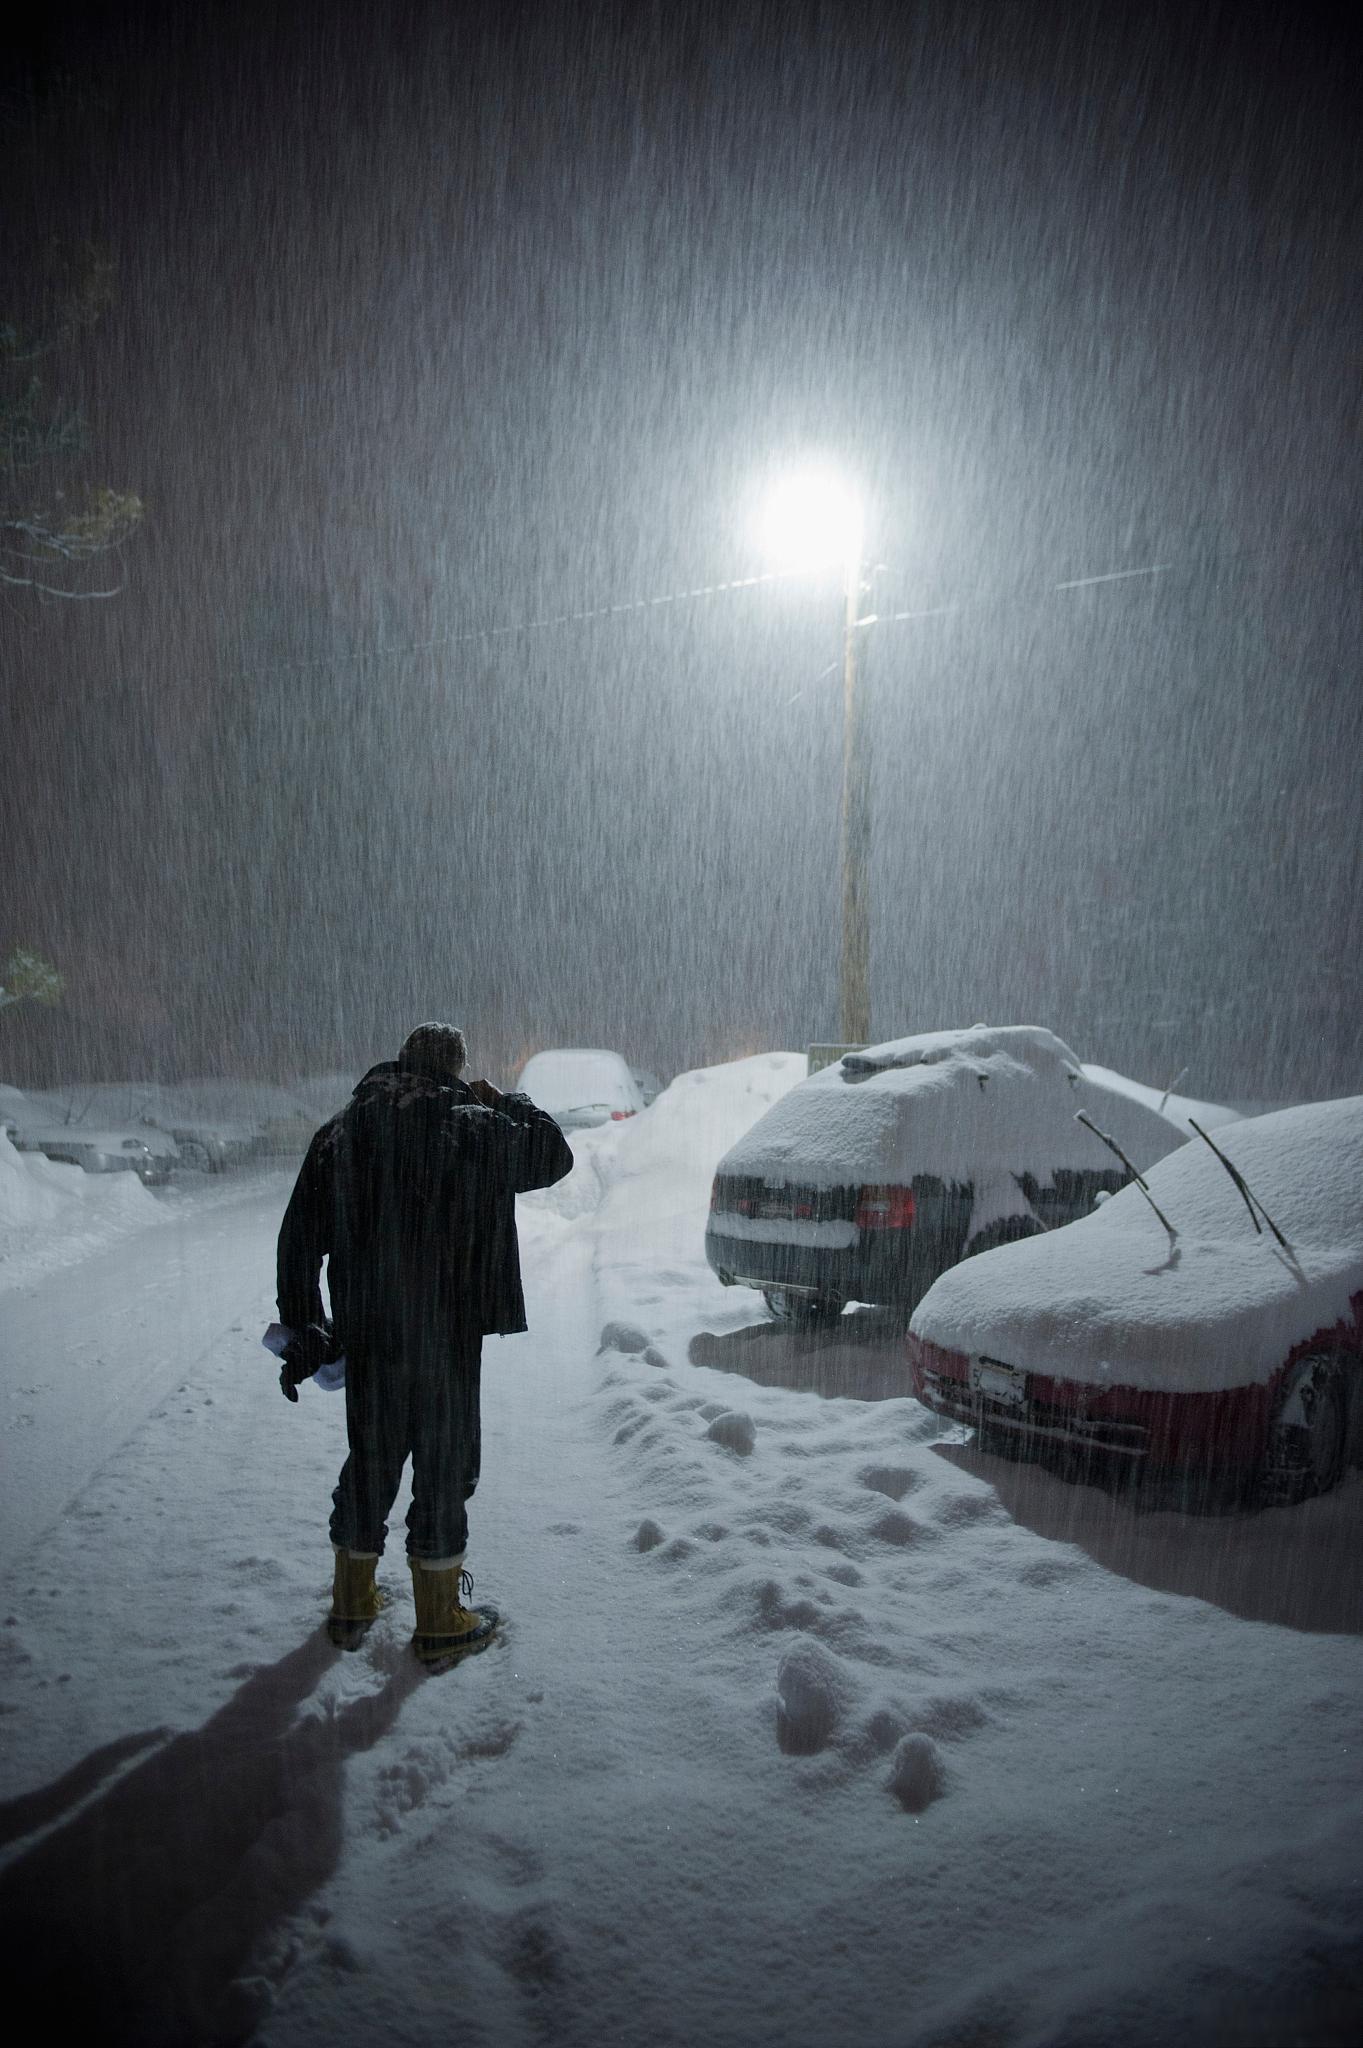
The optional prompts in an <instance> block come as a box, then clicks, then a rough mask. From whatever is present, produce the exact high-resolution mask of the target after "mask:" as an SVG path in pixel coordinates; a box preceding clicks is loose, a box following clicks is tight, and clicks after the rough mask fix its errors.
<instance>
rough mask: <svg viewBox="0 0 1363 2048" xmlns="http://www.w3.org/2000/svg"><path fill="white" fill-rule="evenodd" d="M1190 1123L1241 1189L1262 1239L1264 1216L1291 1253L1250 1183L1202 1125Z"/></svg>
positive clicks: (1246, 1205)
mask: <svg viewBox="0 0 1363 2048" xmlns="http://www.w3.org/2000/svg"><path fill="white" fill-rule="evenodd" d="M1188 1122H1189V1123H1190V1124H1192V1127H1193V1129H1194V1130H1195V1131H1196V1132H1197V1135H1198V1137H1199V1138H1201V1140H1202V1142H1203V1144H1204V1145H1210V1146H1211V1148H1212V1151H1213V1152H1214V1153H1215V1154H1216V1156H1217V1158H1218V1159H1219V1160H1220V1161H1221V1164H1222V1165H1223V1166H1224V1167H1225V1169H1226V1171H1227V1173H1228V1174H1229V1175H1230V1177H1231V1179H1232V1180H1233V1181H1234V1182H1235V1185H1236V1187H1237V1188H1239V1190H1240V1196H1241V1199H1242V1200H1243V1202H1244V1205H1245V1207H1246V1208H1247V1209H1248V1210H1249V1220H1250V1222H1251V1223H1252V1224H1253V1225H1254V1228H1255V1229H1256V1230H1257V1231H1258V1233H1259V1235H1260V1237H1262V1236H1263V1234H1264V1233H1263V1224H1261V1223H1260V1221H1259V1217H1260V1216H1262V1217H1263V1219H1264V1223H1266V1224H1267V1225H1268V1227H1269V1229H1270V1230H1271V1231H1272V1232H1273V1235H1274V1236H1275V1237H1276V1238H1277V1240H1278V1242H1279V1244H1280V1245H1281V1246H1282V1248H1283V1250H1284V1251H1285V1252H1290V1251H1291V1249H1292V1247H1291V1245H1290V1244H1289V1243H1288V1241H1287V1239H1286V1238H1285V1237H1284V1236H1283V1234H1282V1232H1281V1230H1279V1228H1278V1226H1277V1224H1276V1223H1275V1222H1274V1221H1273V1218H1272V1217H1271V1216H1270V1215H1269V1213H1268V1211H1267V1209H1266V1208H1265V1207H1264V1205H1263V1203H1262V1202H1261V1201H1260V1200H1259V1197H1258V1196H1257V1195H1256V1194H1253V1193H1252V1192H1251V1190H1250V1186H1249V1183H1248V1181H1247V1180H1246V1179H1245V1176H1244V1175H1243V1173H1241V1171H1240V1169H1239V1167H1238V1166H1235V1165H1233V1164H1232V1162H1231V1161H1230V1160H1229V1159H1227V1157H1226V1155H1225V1153H1224V1152H1223V1151H1222V1150H1221V1147H1220V1146H1219V1145H1217V1144H1214V1143H1213V1141H1212V1140H1211V1139H1210V1138H1209V1137H1208V1136H1207V1133H1206V1132H1205V1131H1204V1130H1203V1128H1202V1126H1201V1124H1200V1123H1197V1122H1195V1121H1194V1119H1193V1118H1192V1117H1189V1119H1188ZM1256 1209H1257V1211H1258V1215H1256V1214H1255V1211H1256Z"/></svg>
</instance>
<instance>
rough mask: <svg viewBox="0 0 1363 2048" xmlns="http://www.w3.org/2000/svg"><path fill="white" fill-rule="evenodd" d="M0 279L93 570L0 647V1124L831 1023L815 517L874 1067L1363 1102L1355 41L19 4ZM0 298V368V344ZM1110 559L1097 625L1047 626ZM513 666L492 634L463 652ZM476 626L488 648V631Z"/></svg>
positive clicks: (1284, 25)
mask: <svg viewBox="0 0 1363 2048" xmlns="http://www.w3.org/2000/svg"><path fill="white" fill-rule="evenodd" d="M47 19H48V26H47V28H46V29H45V31H44V33H43V39H42V40H41V41H39V42H34V43H32V44H30V45H28V46H25V47H19V46H14V47H12V48H11V51H10V59H9V64H8V67H7V69H8V73H9V75H10V77H11V79H12V81H13V87H12V90H11V91H10V92H9V93H8V94H7V97H6V100H5V108H6V115H5V120H6V126H5V131H4V136H3V141H4V148H5V154H6V158H7V167H6V172H5V189H6V193H7V202H6V208H5V219H4V225H3V236H4V250H5V260H6V275H7V277H8V278H9V279H10V280H11V287H10V288H11V291H12V294H13V295H14V297H15V299H16V300H17V301H18V302H19V303H22V301H23V298H24V295H25V291H26V289H27V288H28V287H29V285H30V284H31V280H32V277H33V276H34V275H36V268H37V264H38V261H39V257H40V254H41V251H42V249H43V248H44V247H45V246H46V245H47V244H48V243H49V241H50V239H51V238H52V237H53V236H58V237H61V238H63V240H65V241H69V242H73V243H74V242H78V241H80V240H82V239H83V238H86V237H88V238H90V239H92V240H93V241H95V242H96V243H97V244H99V245H101V246H103V247H107V248H108V249H109V250H110V251H111V252H112V254H113V255H114V257H115V259H116V263H117V287H116V296H115V299H114V303H113V305H112V307H111V309H110V311H109V313H108V314H107V316H106V317H105V319H104V321H103V322H102V323H101V325H100V327H99V328H98V329H97V330H95V331H94V333H93V334H91V335H90V336H89V337H87V338H86V339H85V340H84V341H83V342H82V343H81V345H80V346H79V347H73V348H72V349H70V350H68V351H66V353H65V354H64V355H63V357H62V359H61V361H60V364H59V365H54V366H53V368H52V372H51V374H52V378H53V383H54V386H56V385H58V384H59V385H60V388H61V389H62V390H63V391H64V392H68V393H70V394H71V395H72V396H75V397H78V398H79V400H80V402H81V403H82V404H83V406H84V408H85V410H86V413H87V416H88V418H89V422H90V426H91V431H92V441H93V446H92V449H91V453H90V457H89V463H90V466H91V471H92V473H94V474H98V475H99V476H101V477H104V478H107V479H108V480H109V481H111V482H114V483H117V484H120V485H123V486H125V487H128V488H132V489H135V490H137V491H138V492H139V493H140V494H141V495H142V497H143V498H144V499H145V501H146V504H147V506H148V508H149V509H148V518H147V524H146V528H145V530H144V531H143V533H142V534H141V535H140V536H139V537H138V538H137V539H136V540H135V542H134V543H133V545H132V546H131V547H130V549H129V550H128V553H127V557H126V563H125V568H126V577H127V586H126V589H125V591H124V592H123V594H122V595H121V596H120V597H119V598H118V599H116V600H114V601H113V602H111V603H108V604H89V605H80V606H61V605H56V604H49V605H45V606H43V607H42V608H41V609H39V608H35V607H33V606H32V605H30V604H27V603H23V602H17V601H11V602H10V603H9V604H8V605H6V606H4V607H0V660H3V676H4V700H5V725H4V732H3V735H2V736H0V775H3V778H4V780H3V787H0V815H3V818H4V874H5V888H4V894H3V898H0V947H6V946H8V945H9V944H11V943H13V942H14V941H16V940H24V941H27V942H29V943H31V944H33V945H35V946H38V947H39V948H41V949H42V950H43V951H45V952H47V953H49V954H50V955H51V956H52V957H53V958H54V959H56V960H57V961H58V963H59V964H60V965H61V966H62V967H63V968H64V970H65V971H66V973H67V976H68V981H69V995H68V1002H67V1008H66V1011H65V1012H64V1013H61V1014H58V1013H49V1012H36V1011H35V1012H31V1013H29V1014H28V1015H24V1013H23V1012H22V1011H11V1012H9V1013H8V1014H7V1016H6V1017H5V1018H3V1019H0V1024H3V1027H4V1030H5V1034H6V1037H7V1038H8V1040H9V1041H10V1042H9V1044H8V1045H6V1044H5V1043H4V1042H3V1041H0V1070H4V1071H6V1074H7V1077H11V1078H19V1079H24V1078H33V1079H46V1078H53V1077H54V1073H55V1069H56V1068H57V1067H61V1068H62V1069H63V1071H64V1072H65V1073H66V1074H67V1075H68V1076H69V1075H70V1073H71V1069H72V1068H73V1067H79V1068H81V1069H82V1070H83V1071H85V1072H86V1073H94V1072H96V1071H102V1072H103V1073H104V1074H106V1075H109V1076H113V1075H116V1074H120V1073H127V1072H137V1073H148V1072H153V1071H154V1072H160V1073H165V1074H173V1073H185V1072H194V1071H227V1072H233V1071H240V1072H258V1073H261V1074H272V1075H284V1074H287V1073H289V1072H296V1071H300V1070H304V1069H308V1068H319V1067H330V1066H333V1065H347V1066H348V1065H354V1064H357V1063H359V1062H361V1061H364V1060H366V1059H368V1058H370V1057H373V1056H376V1055H377V1054H378V1053H380V1052H383V1051H385V1050H387V1049H389V1047H390V1045H391V1042H392V1040H393V1038H394V1034H395V1033H397V1032H399V1031H401V1030H402V1029H404V1028H405V1027H406V1025H407V1024H409V1023H410V1022H412V1021H414V1020H415V1019H416V1017H418V1016H421V1015H428V1014H435V1015H447V1016H453V1017H455V1018H456V1019H458V1020H459V1021H461V1022H463V1023H464V1024H465V1026H466V1028H467V1029H468V1030H469V1031H470V1034H471V1036H472V1037H473V1039H474V1042H475V1046H476V1048H478V1049H479V1050H481V1052H482V1053H483V1054H484V1056H485V1061H486V1064H487V1065H488V1066H489V1067H490V1068H492V1069H493V1070H494V1071H497V1070H498V1069H499V1068H501V1067H504V1066H505V1064H506V1063H507V1062H511V1061H514V1060H515V1059H517V1058H518V1057H519V1056H520V1055H522V1054H523V1053H524V1052H525V1051H527V1050H529V1049H532V1048H533V1047H534V1046H536V1045H539V1044H544V1043H555V1042H557V1043H565V1042H566V1043H607V1044H616V1045H619V1046H620V1047H621V1048H622V1049H623V1050H625V1051H626V1052H627V1053H629V1054H630V1055H631V1056H632V1057H634V1058H635V1059H636V1060H639V1061H642V1062H645V1063H647V1064H649V1065H654V1066H656V1067H657V1068H658V1069H659V1071H663V1072H670V1071H673V1070H674V1069H676V1068H678V1067H681V1066H684V1065H691V1064H695V1063H697V1062H699V1061H701V1060H704V1059H711V1058H717V1057H724V1056H726V1055H730V1054H734V1053H737V1052H741V1051H747V1050H752V1049H755V1048H756V1047H758V1046H761V1045H771V1044H779V1045H796V1046H798V1045H802V1044H803V1043H805V1042H806V1041H807V1040H808V1039H809V1038H812V1037H822V1036H824V1035H827V1034H829V1033H830V1032H831V1031H832V1029H833V1026H834V1019H835V1014H836V986H835V984H836V960H837V946H836V914H837V789H838V746H839V727H838V718H839V698H838V686H837V682H836V679H835V678H834V679H830V678H828V677H826V676H825V677H823V678H821V677H820V671H822V670H824V669H825V668H826V667H827V665H828V664H829V663H830V662H832V661H833V660H834V659H835V658H836V655H837V651H838V648H837V636H838V599H837V594H836V591H835V590H833V589H832V588H831V587H830V586H828V585H827V584H825V585H823V586H821V587H815V586H810V587H805V588H799V587H791V586H785V585H782V586H776V587H768V588H764V589H762V590H760V591H758V592H748V593H743V594H735V593H725V594H723V595H721V596H716V597H713V598H709V599H702V600H694V601H692V602H690V603H688V604H686V605H678V606H672V607H665V606H663V607H655V608H653V609H652V610H650V611H648V612H645V613H641V614H637V615H633V616H617V617H614V618H609V619H605V620H600V621H595V622H588V623H576V624H571V625H564V624H559V625H544V626H540V627H538V628H535V629H533V630H523V629H524V628H526V627H527V625H528V622H531V621H535V620H542V619H553V618H554V617H555V616H556V615H558V614H560V613H564V612H572V611H577V610H582V609H588V608H593V607H596V606H599V605H603V604H610V603H613V602H618V601H621V600H623V599H633V598H639V597H652V596H657V595H663V594H666V593H669V592H679V591H685V590H688V589H691V588H693V587H695V586H698V585H710V584H713V583H717V582H722V581H727V580H729V579H730V578H733V577H736V576H743V575H747V574H751V573H753V572H755V571H756V570H758V569H760V568H761V567H762V564H761V562H760V560H759V559H758V558H757V556H756V553H755V550H754V547H753V544H752V542H751V539H750V538H749V536H748V534H747V533H746V531H745V529H744V525H743V519H742V510H741V508H742V507H743V505H744V503H745V501H746V498H747V496H748V495H749V494H750V492H751V489H752V487H753V480H754V478H755V477H757V476H758V475H759V474H760V473H762V472H763V471H764V470H767V469H769V468H772V467H774V466H776V465H778V464H779V463H780V462H781V461H782V459H784V458H786V457H788V456H790V455H793V454H798V453H799V452H800V451H801V450H803V449H804V448H806V447H811V446H813V447H817V448H820V449H823V450H827V451H830V452H832V453H834V454H836V455H837V456H838V458H839V459H840V460H842V461H843V462H845V464H846V466H847V468H848V469H849V471H851V472H853V473H855V474H856V475H858V476H859V477H860V478H861V480H862V482H863V486H864V489H865V493H866V498H867V502H868V505H869V507H870V520H871V545H872V547H873V549H874V551H875V556H876V559H877V560H880V561H883V562H884V563H885V565H886V568H885V572H884V574H883V576H882V577H881V578H880V579H879V581H878V584H877V592H876V596H877V608H878V609H882V610H886V611H889V610H904V609H911V608H912V609H919V608H922V609H930V608H933V607H936V606H940V605H943V604H951V605H952V606H954V607H955V609H953V610H952V612H951V613H950V614H949V615H947V616H946V617H940V618H936V619H930V620H923V621H920V622H916V623H901V624H897V625H892V626H891V625H887V626H885V627H883V628H881V629H879V630H877V631H875V632H873V634H872V636H871V640H870V646H869V651H868V660H867V687H868V691H869V693H870V698H869V703H870V710H869V716H870V719H871V722H872V728H873V733H874V743H875V756H876V777H877V781H876V837H875V854H874V873H873V888H874V977H875V1013H876V1014H875V1026H876V1030H877V1032H878V1033H884V1034H886V1035H889V1034H891V1033H898V1032H901V1031H906V1030H913V1029H924V1028H928V1027H932V1026H937V1025H943V1024H951V1023H965V1022H970V1021H972V1020H973V1019H974V1018H976V1017H988V1018H989V1019H990V1020H992V1021H1000V1022H1001V1021H1023V1020H1028V1021H1036V1022H1042V1023H1047V1024H1050V1025H1052V1026H1053V1028H1055V1029H1057V1030H1058V1031H1059V1032H1060V1033H1061V1034H1062V1035H1063V1036H1065V1037H1066V1038H1068V1039H1069V1040H1070V1041H1071V1042H1072V1043H1073V1044H1074V1045H1075V1047H1076V1050H1078V1051H1079V1052H1080V1054H1081V1055H1082V1056H1084V1057H1087V1058H1091V1059H1100V1060H1107V1061H1108V1062H1110V1063H1112V1064H1117V1065H1126V1066H1127V1067H1128V1068H1129V1069H1130V1070H1132V1071H1134V1072H1136V1073H1138V1074H1140V1075H1141V1076H1142V1077H1144V1078H1148V1079H1151V1080H1160V1081H1163V1080H1167V1079H1169V1078H1171V1077H1172V1074H1173V1073H1174V1072H1175V1071H1176V1070H1177V1069H1178V1068H1180V1067H1182V1066H1184V1065H1185V1064H1186V1065H1187V1066H1188V1067H1189V1069H1190V1073H1189V1079H1188V1082H1187V1083H1186V1085H1187V1086H1188V1087H1189V1088H1191V1089H1192V1090H1193V1091H1194V1092H1201V1093H1206V1094H1216V1093H1221V1094H1227V1095H1232V1096H1236V1097H1242V1096H1265V1097H1279V1096H1286V1095H1291V1094H1307V1093H1314V1092H1341V1091H1345V1090H1354V1089H1357V1088H1359V1087H1360V1086H1363V1062H1360V1056H1359V1055H1360V1025H1359V1018H1360V1015H1363V986H1361V985H1360V984H1361V980H1363V976H1361V974H1360V965H1359V963H1360V959H1361V958H1363V947H1361V946H1360V941H1361V940H1363V913H1361V912H1360V887H1359V883H1360V865H1361V863H1360V829H1359V827H1360V806H1359V800H1358V794H1357V779H1358V762H1359V758H1360V744H1359V743H1360V738H1361V737H1363V733H1361V732H1360V727H1361V726H1363V692H1360V688H1359V661H1358V646H1359V629H1360V623H1363V621H1361V620H1360V571H1359V560H1358V534H1359V512H1360V488H1359V470H1358V432H1359V423H1360V397H1361V396H1363V340H1361V339H1360V338H1361V337H1363V322H1361V321H1360V313H1363V292H1361V291H1360V284H1361V282H1363V279H1361V277H1360V270H1361V268H1363V233H1360V230H1361V229H1363V207H1361V206H1360V194H1361V191H1363V171H1361V170H1360V153H1359V148H1358V136H1357V111H1356V110H1357V106H1358V104H1359V87H1360V67H1359V63H1358V55H1359V50H1358V44H1357V40H1356V38H1355V36H1353V35H1352V34H1350V35H1346V34H1345V32H1344V31H1342V30H1338V29H1336V28H1334V27H1332V26H1331V25H1330V24H1331V21H1332V16H1331V15H1329V14H1328V13H1327V12H1326V11H1325V10H1320V11H1319V12H1313V11H1312V10H1310V9H1306V10H1298V11H1293V10H1287V9H1281V8H1273V9H1270V8H1267V7H1262V8H1260V7H1252V6H1225V7H1219V6H1202V7H1188V6H1186V5H1184V6H1168V7H1153V6H1131V7H1123V8H1117V7H1108V6H1084V5H1074V6H1069V7H1063V6H1039V5H1034V6H1012V5H1007V4H992V5H991V4H959V5H953V4H925V5H912V4H904V5H900V6H897V7H891V6H879V7H873V6H865V7H856V6H843V7H835V6H827V7H816V6H810V5H789V6H766V7H757V6H742V5H738V6H732V7H721V6H711V7H703V6H698V5H688V4H679V5H674V6H637V7H629V6H616V7H610V8H606V7H592V6H576V7H566V6H554V5H546V6H542V7H538V8H533V7H522V8H515V7H509V6H495V7H494V6H489V7H477V6H459V5H411V6H404V5H401V4H395V5H391V6H384V5H376V4H371V5H367V6H359V5H352V4H336V5H327V6H300V7H293V8H289V7H280V8H274V9H266V8H263V7H245V6H231V5H219V6H216V7H214V6H203V7H196V8H193V9H189V8H178V7H177V8H169V9H168V8H161V7H137V6H124V7H121V8H117V9H113V8H103V9H98V8H91V7H82V8H75V7H65V8H64V7H62V6H60V5H57V6H54V7H53V8H52V9H51V10H50V11H49V15H48V18H47ZM3 311H4V309H3V307H0V313H3ZM1151 563H1160V564H1165V565H1168V566H1167V568H1166V571H1165V573H1164V574H1162V575H1161V576H1160V577H1158V578H1155V579H1148V580H1143V581H1141V580H1137V581H1133V582H1130V583H1125V584H1117V585H1106V586H1098V587H1096V588H1094V589H1090V590H1086V591H1082V592H1069V593H1056V592H1054V590H1053V589H1052V586H1053V585H1055V584H1056V583H1058V582H1063V581H1067V580H1069V579H1071V578H1076V577H1081V576H1084V575H1085V574H1091V573H1097V572H1102V571H1108V570H1115V569H1121V568H1129V567H1139V566H1143V565H1147V564H1151ZM513 627H514V628H516V629H517V630H514V631H512V630H508V629H510V628H513ZM492 629H497V630H496V631H495V632H494V631H492Z"/></svg>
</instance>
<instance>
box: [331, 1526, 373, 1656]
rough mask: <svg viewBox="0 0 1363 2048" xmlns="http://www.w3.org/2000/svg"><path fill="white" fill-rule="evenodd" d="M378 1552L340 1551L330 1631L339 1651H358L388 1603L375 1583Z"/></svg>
mask: <svg viewBox="0 0 1363 2048" xmlns="http://www.w3.org/2000/svg"><path fill="white" fill-rule="evenodd" d="M378 1563H379V1557H378V1552H377V1551H364V1550H338V1551H337V1552H336V1575H335V1578H334V1579H333V1581H332V1587H331V1613H330V1614H329V1615H328V1616H327V1634H328V1635H329V1636H330V1638H331V1640H332V1642H333V1643H335V1645H336V1647H337V1649H338V1650H358V1649H359V1647H360V1644H361V1643H362V1642H363V1641H364V1639H365V1637H366V1636H367V1635H368V1633H369V1631H370V1628H371V1627H372V1626H373V1624H374V1623H375V1622H376V1621H377V1620H378V1618H379V1615H380V1614H381V1613H382V1611H383V1609H384V1606H385V1605H386V1602H385V1600H384V1596H383V1594H382V1593H381V1592H380V1591H379V1589H378V1587H377V1586H376V1585H375V1583H374V1574H375V1572H376V1571H377V1570H378Z"/></svg>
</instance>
